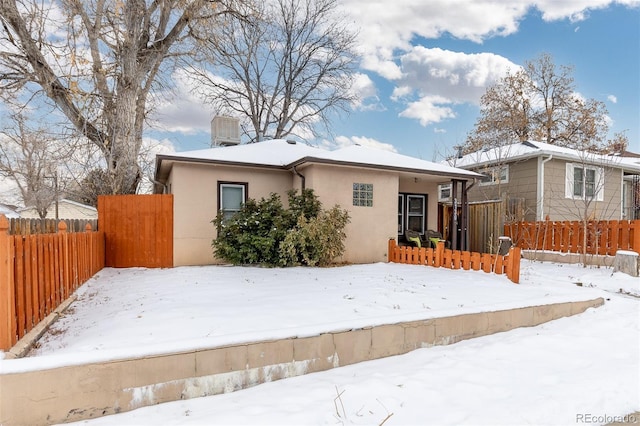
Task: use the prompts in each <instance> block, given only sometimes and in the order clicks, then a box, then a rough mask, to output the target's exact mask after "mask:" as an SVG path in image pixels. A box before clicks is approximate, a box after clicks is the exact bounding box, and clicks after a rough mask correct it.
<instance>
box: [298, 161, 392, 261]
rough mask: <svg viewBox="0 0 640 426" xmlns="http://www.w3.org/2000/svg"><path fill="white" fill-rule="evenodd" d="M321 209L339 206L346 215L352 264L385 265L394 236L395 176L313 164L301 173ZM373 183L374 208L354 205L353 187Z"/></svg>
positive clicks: (348, 254)
mask: <svg viewBox="0 0 640 426" xmlns="http://www.w3.org/2000/svg"><path fill="white" fill-rule="evenodd" d="M301 172H302V173H303V174H304V175H305V178H306V186H307V188H309V189H313V190H314V192H315V194H316V195H317V196H318V198H319V199H320V201H321V202H322V205H323V207H324V208H331V207H333V206H334V205H336V204H338V205H340V206H341V207H342V208H344V209H346V210H347V211H348V212H349V216H350V218H351V222H350V223H349V225H347V228H346V233H347V238H346V241H345V248H346V250H345V254H344V256H343V258H342V259H339V260H342V261H345V262H351V263H369V262H384V261H386V260H387V247H388V241H389V238H395V237H396V235H397V231H396V228H397V225H396V221H397V214H398V212H397V204H398V203H397V199H398V174H397V173H395V172H389V171H372V170H366V169H357V168H347V167H336V166H326V165H322V164H313V165H310V166H308V167H305V168H304V169H303V170H302V171H301ZM354 183H370V184H373V207H361V206H354V205H353V184H354Z"/></svg>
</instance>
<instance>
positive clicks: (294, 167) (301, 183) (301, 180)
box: [293, 166, 306, 191]
mask: <svg viewBox="0 0 640 426" xmlns="http://www.w3.org/2000/svg"><path fill="white" fill-rule="evenodd" d="M293 173H295V174H296V175H298V176H299V177H300V185H301V186H302V190H303V191H304V190H305V189H306V183H305V177H304V175H303V174H301V173H300V172H299V171H298V169H296V166H293Z"/></svg>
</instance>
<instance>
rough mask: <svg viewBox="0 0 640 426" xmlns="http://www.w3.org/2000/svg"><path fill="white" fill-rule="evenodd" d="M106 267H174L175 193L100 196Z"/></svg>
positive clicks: (100, 217)
mask: <svg viewBox="0 0 640 426" xmlns="http://www.w3.org/2000/svg"><path fill="white" fill-rule="evenodd" d="M98 221H99V224H98V229H100V230H101V231H104V235H105V245H106V249H105V253H106V258H105V266H109V267H114V268H130V267H135V266H140V267H147V268H171V267H173V195H172V194H156V195H100V196H99V197H98Z"/></svg>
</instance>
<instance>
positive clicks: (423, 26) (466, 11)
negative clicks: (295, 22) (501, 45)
mask: <svg viewBox="0 0 640 426" xmlns="http://www.w3.org/2000/svg"><path fill="white" fill-rule="evenodd" d="M532 4H533V3H529V2H496V1H493V0H477V1H468V0H430V1H428V2H426V1H424V0H396V1H394V2H393V4H391V3H390V2H388V1H387V0H368V1H366V3H365V2H364V1H363V0H345V1H344V2H343V3H342V7H343V8H344V11H345V14H347V15H350V16H351V17H352V19H353V21H354V23H355V26H356V27H357V28H358V44H359V53H360V54H361V55H362V56H363V60H362V64H361V66H362V67H363V68H364V69H367V70H371V71H375V72H377V73H378V74H380V75H381V76H383V77H385V78H387V79H390V80H393V79H396V78H398V77H399V73H398V71H399V70H398V68H397V65H396V63H395V59H396V55H397V54H398V52H403V51H407V50H410V49H411V42H412V40H413V39H414V38H415V37H424V38H430V39H436V38H439V37H440V36H441V35H443V34H445V33H449V34H451V35H452V36H453V37H456V38H460V39H467V40H472V41H475V42H478V43H481V42H482V41H483V40H484V39H486V38H488V37H492V36H496V35H500V36H506V35H509V34H513V33H515V32H516V31H517V30H518V23H519V21H520V20H521V19H522V18H523V17H524V15H525V14H526V12H527V10H528V9H529V7H531V6H532Z"/></svg>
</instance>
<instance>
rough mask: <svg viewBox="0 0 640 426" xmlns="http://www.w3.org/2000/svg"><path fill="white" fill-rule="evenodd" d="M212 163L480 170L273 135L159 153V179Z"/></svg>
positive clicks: (445, 172) (463, 173) (464, 173)
mask: <svg viewBox="0 0 640 426" xmlns="http://www.w3.org/2000/svg"><path fill="white" fill-rule="evenodd" d="M176 161H179V162H196V163H210V164H211V163H212V164H221V165H235V166H248V167H267V168H279V169H283V170H289V169H291V168H293V167H296V166H301V165H303V164H310V163H324V164H335V165H341V166H352V167H363V168H372V169H384V170H394V171H399V172H412V173H419V174H430V175H439V176H447V177H454V178H460V179H473V178H476V177H480V175H479V174H478V173H475V172H471V171H468V170H463V169H460V168H456V167H451V166H449V165H445V164H440V163H434V162H431V161H426V160H421V159H419V158H415V157H409V156H407V155H402V154H397V153H393V152H389V151H383V150H380V149H375V148H369V147H364V146H358V145H352V146H348V147H346V148H340V149H337V150H334V151H329V150H326V149H321V148H317V147H313V146H309V145H306V144H302V143H296V142H292V141H286V140H283V139H274V140H269V141H263V142H257V143H252V144H244V145H235V146H228V147H217V148H209V149H203V150H198V151H184V152H176V153H173V154H158V155H157V156H156V180H157V181H159V182H162V183H164V182H165V181H166V179H167V178H168V176H169V170H170V169H171V165H172V163H173V162H176Z"/></svg>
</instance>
